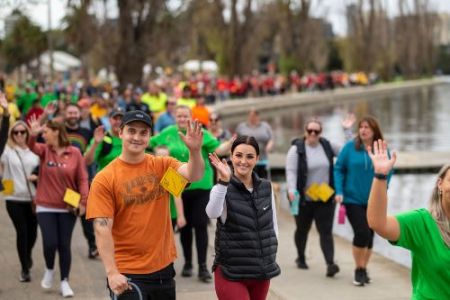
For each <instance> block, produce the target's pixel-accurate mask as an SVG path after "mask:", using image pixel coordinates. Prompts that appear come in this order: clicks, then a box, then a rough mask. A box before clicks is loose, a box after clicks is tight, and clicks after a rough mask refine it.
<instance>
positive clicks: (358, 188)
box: [334, 140, 392, 206]
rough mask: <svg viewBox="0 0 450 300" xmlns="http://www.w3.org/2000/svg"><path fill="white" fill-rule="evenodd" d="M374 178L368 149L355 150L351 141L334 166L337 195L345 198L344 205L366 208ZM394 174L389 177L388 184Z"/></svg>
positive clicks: (343, 149)
mask: <svg viewBox="0 0 450 300" xmlns="http://www.w3.org/2000/svg"><path fill="white" fill-rule="evenodd" d="M373 176H374V169H373V165H372V160H371V159H370V157H369V154H368V153H367V151H366V149H360V150H356V149H355V142H354V140H351V141H350V142H348V143H347V144H345V146H344V147H343V148H342V150H341V152H340V153H339V155H338V158H337V161H336V164H335V166H334V186H335V189H336V195H343V196H344V203H347V204H358V205H363V206H366V205H367V202H368V200H369V194H370V188H371V187H372V181H373ZM391 176H392V172H391V173H390V174H389V175H388V183H389V181H390V179H391Z"/></svg>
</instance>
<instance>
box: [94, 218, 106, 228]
mask: <svg viewBox="0 0 450 300" xmlns="http://www.w3.org/2000/svg"><path fill="white" fill-rule="evenodd" d="M94 225H98V226H101V227H106V226H108V219H107V218H96V219H94Z"/></svg>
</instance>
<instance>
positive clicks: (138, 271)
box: [87, 111, 204, 300]
mask: <svg viewBox="0 0 450 300" xmlns="http://www.w3.org/2000/svg"><path fill="white" fill-rule="evenodd" d="M150 127H151V119H150V117H149V116H148V115H147V114H145V113H144V112H142V111H131V112H128V113H126V114H125V115H124V117H123V120H122V126H121V129H120V132H119V136H120V138H121V139H122V154H121V155H120V156H119V157H118V158H116V159H115V160H114V161H112V162H111V163H110V164H109V165H108V166H106V167H105V168H104V169H103V170H102V171H101V172H99V173H98V174H97V176H96V177H95V178H94V181H93V182H92V185H91V190H90V193H89V199H88V207H87V219H93V220H94V228H95V235H96V241H97V248H98V250H99V253H100V257H101V258H102V261H103V265H104V267H105V270H106V274H107V276H108V286H109V288H110V290H111V292H112V293H114V294H116V295H121V296H120V298H119V299H133V298H132V297H133V293H134V291H131V290H130V286H129V284H128V279H131V281H132V282H133V283H135V284H137V285H138V286H139V287H140V289H141V291H142V294H143V296H144V299H164V300H166V299H175V281H174V279H173V277H174V276H175V271H174V268H173V261H174V260H175V258H176V249H175V243H174V239H173V232H172V225H171V219H170V214H169V193H168V192H167V191H166V190H165V189H163V188H162V187H161V186H160V184H159V182H160V181H161V179H162V177H163V175H164V173H165V172H166V171H167V169H168V168H169V167H171V168H173V169H175V170H177V172H178V173H179V174H180V175H182V176H183V177H185V178H186V179H187V180H189V181H191V182H192V181H196V180H199V179H201V178H202V176H203V173H204V161H203V159H202V156H201V152H200V149H201V145H202V141H203V134H202V131H201V126H200V124H199V123H197V122H194V124H193V126H189V130H188V131H187V132H186V135H181V138H182V140H183V142H184V143H185V144H186V146H187V147H188V148H189V155H190V156H189V161H188V162H187V163H185V164H183V163H181V162H179V161H177V160H176V159H174V158H170V157H155V156H153V155H149V154H145V152H144V151H145V148H146V147H147V145H148V142H149V139H150V129H151V128H150ZM111 295H112V294H111ZM128 297H130V298H128Z"/></svg>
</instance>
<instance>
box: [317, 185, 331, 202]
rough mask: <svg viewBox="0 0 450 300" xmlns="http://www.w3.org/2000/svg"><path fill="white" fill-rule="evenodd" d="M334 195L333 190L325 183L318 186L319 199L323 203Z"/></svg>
mask: <svg viewBox="0 0 450 300" xmlns="http://www.w3.org/2000/svg"><path fill="white" fill-rule="evenodd" d="M333 194H334V190H333V189H332V188H331V187H330V186H329V185H328V184H326V183H325V182H323V183H322V184H321V185H319V198H320V200H322V201H323V202H327V201H328V200H329V199H330V197H331V196H332V195H333Z"/></svg>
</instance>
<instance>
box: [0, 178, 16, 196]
mask: <svg viewBox="0 0 450 300" xmlns="http://www.w3.org/2000/svg"><path fill="white" fill-rule="evenodd" d="M2 184H3V195H12V194H14V181H13V180H12V179H3V180H2Z"/></svg>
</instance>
